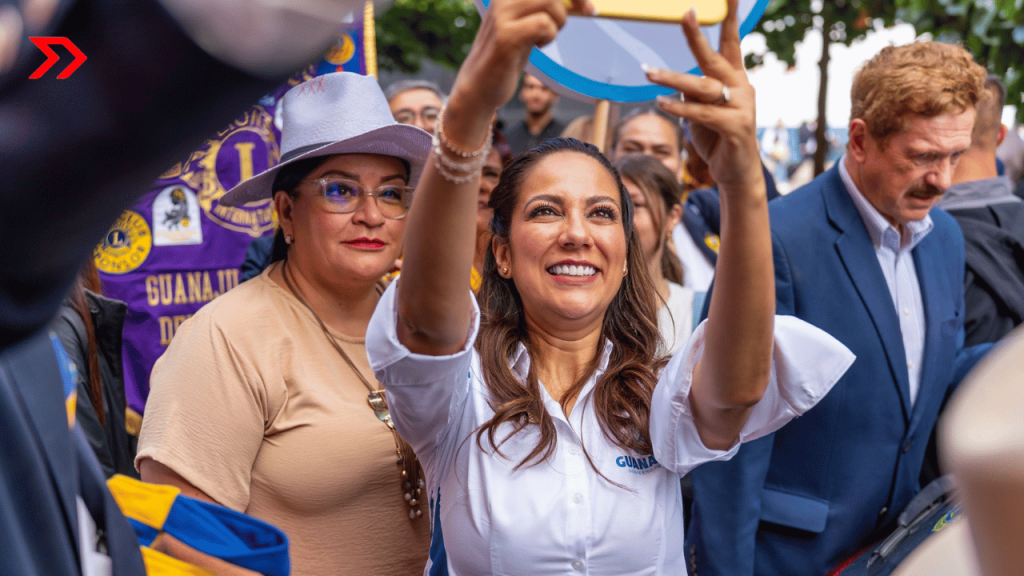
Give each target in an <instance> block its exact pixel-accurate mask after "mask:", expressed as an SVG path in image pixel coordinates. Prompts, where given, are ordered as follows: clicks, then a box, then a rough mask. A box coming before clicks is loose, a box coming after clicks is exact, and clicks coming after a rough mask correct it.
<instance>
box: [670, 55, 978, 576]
mask: <svg viewBox="0 0 1024 576" xmlns="http://www.w3.org/2000/svg"><path fill="white" fill-rule="evenodd" d="M984 83H985V70H984V69H983V68H982V67H981V66H979V65H978V64H976V63H975V62H974V61H973V59H972V58H971V56H970V54H968V53H967V52H966V51H964V50H963V49H962V48H961V47H959V46H951V45H945V44H940V43H937V42H919V43H915V44H911V45H908V46H901V47H888V48H885V49H884V50H882V52H880V53H879V54H878V55H877V56H875V57H874V58H873V59H872V60H871V61H870V62H868V63H867V64H866V65H865V66H864V68H862V69H861V70H860V71H859V72H858V73H857V75H856V77H855V79H854V84H853V89H852V98H851V99H852V113H851V115H850V117H851V118H852V120H851V122H850V140H849V143H848V146H847V153H846V156H845V157H844V158H843V159H841V160H840V161H839V162H838V163H837V165H836V166H835V167H834V168H833V169H832V170H831V171H829V172H827V173H825V174H823V175H822V176H820V177H818V178H817V179H815V180H814V181H813V182H811V183H810V184H808V185H807V186H805V187H803V188H802V189H800V190H797V191H795V192H793V193H792V194H790V195H788V196H785V197H783V198H781V199H779V200H777V201H775V202H773V203H772V204H771V205H770V214H771V227H772V243H773V244H772V248H773V257H774V262H775V275H776V306H777V313H778V314H789V315H794V316H797V317H799V318H801V319H803V320H806V321H807V322H810V323H811V324H814V325H815V326H818V327H820V328H822V329H823V330H825V331H827V332H828V333H829V334H831V335H832V336H834V337H836V338H837V339H838V340H840V341H841V342H842V343H843V344H845V345H846V346H847V347H849V348H850V350H852V351H853V352H854V353H855V354H856V355H857V360H856V361H855V362H854V364H853V366H852V367H851V368H850V369H849V371H847V372H846V374H845V375H844V376H843V378H842V379H841V380H840V381H839V383H838V384H836V386H835V388H834V389H833V390H832V391H831V392H830V393H829V394H828V395H827V396H826V397H825V398H824V399H823V400H822V401H821V402H820V403H819V404H818V405H817V406H816V407H815V408H813V409H811V410H810V411H809V412H807V414H805V415H804V416H802V417H801V418H797V419H796V420H794V421H793V422H792V423H790V424H789V425H787V426H786V427H784V428H783V429H781V430H779V431H778V432H776V433H775V434H772V435H770V436H767V437H765V438H762V439H760V440H757V441H754V442H750V443H748V444H745V445H744V446H743V447H742V448H741V449H740V451H739V454H738V455H737V456H736V457H735V458H733V459H732V460H731V461H729V462H720V463H718V462H716V463H710V464H706V465H704V466H702V467H700V468H698V469H697V470H695V471H694V472H693V473H692V476H693V483H694V496H695V502H694V510H693V520H692V523H691V525H690V527H689V535H688V543H687V547H688V553H689V554H691V560H692V562H691V572H693V573H695V574H700V575H705V574H707V575H715V576H732V575H750V574H757V575H780V576H781V575H785V576H800V575H807V576H821V575H822V574H825V573H827V572H828V571H829V570H830V569H832V568H833V567H835V566H836V565H837V564H838V563H840V562H841V561H842V560H843V559H845V558H847V557H849V556H851V555H853V554H855V553H857V552H858V551H860V550H862V549H863V548H865V547H866V546H868V545H870V544H871V543H872V542H873V541H874V540H875V539H877V538H878V537H879V536H881V535H883V534H885V532H886V531H887V530H889V529H890V528H891V525H892V524H893V522H894V521H895V519H896V517H897V516H898V515H899V513H900V511H901V510H902V509H903V507H904V506H905V505H906V504H907V503H908V502H909V501H910V500H911V498H913V497H914V495H915V494H916V493H917V492H918V491H919V490H920V483H919V477H920V473H921V467H922V462H923V461H924V459H925V451H926V447H927V444H928V439H929V436H930V434H931V432H932V428H933V427H934V425H935V421H936V419H937V417H938V414H939V410H940V408H941V407H942V405H943V403H944V401H945V400H946V398H947V396H948V394H949V392H950V390H951V387H952V386H953V383H954V382H955V381H956V374H958V373H959V374H962V372H963V371H964V370H965V368H966V367H967V366H969V365H971V364H972V362H973V361H974V360H976V352H975V351H971V350H968V351H967V352H964V351H962V350H961V346H962V345H961V342H962V331H963V314H964V302H963V294H964V292H963V290H964V289H963V278H964V245H963V238H962V236H961V234H960V230H959V228H958V227H957V225H956V223H955V222H954V220H953V219H952V218H951V217H950V216H949V215H948V214H946V213H945V212H942V211H941V210H939V209H935V208H934V206H935V204H936V203H937V202H938V200H939V198H940V197H941V196H942V192H943V190H944V189H945V188H946V187H947V186H949V185H950V178H951V175H952V169H953V166H955V164H956V161H957V159H958V158H959V156H960V154H961V153H962V152H963V151H964V150H966V149H967V148H968V147H969V146H970V144H971V128H972V126H973V124H974V118H975V105H976V104H977V102H978V100H979V99H980V98H983V97H984V96H983V94H984Z"/></svg>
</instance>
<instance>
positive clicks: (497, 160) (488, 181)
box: [476, 148, 501, 235]
mask: <svg viewBox="0 0 1024 576" xmlns="http://www.w3.org/2000/svg"><path fill="white" fill-rule="evenodd" d="M499 176H501V154H500V153H498V150H497V149H495V148H491V151H490V153H489V154H488V155H487V163H486V164H484V167H483V170H481V172H480V192H479V196H478V197H477V208H476V233H477V234H478V235H479V234H490V227H491V216H493V215H494V209H492V208H489V207H488V206H487V203H488V202H490V200H491V192H493V191H494V187H495V186H497V185H498V177H499Z"/></svg>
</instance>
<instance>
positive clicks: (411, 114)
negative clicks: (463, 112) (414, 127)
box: [394, 106, 441, 124]
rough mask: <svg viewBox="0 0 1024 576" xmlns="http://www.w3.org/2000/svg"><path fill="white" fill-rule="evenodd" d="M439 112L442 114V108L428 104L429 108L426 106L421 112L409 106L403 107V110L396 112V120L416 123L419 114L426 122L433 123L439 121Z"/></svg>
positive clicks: (403, 122) (400, 122)
mask: <svg viewBox="0 0 1024 576" xmlns="http://www.w3.org/2000/svg"><path fill="white" fill-rule="evenodd" d="M439 114H441V109H440V108H434V107H433V106H428V107H427V108H424V109H422V110H420V111H419V112H416V111H415V110H410V109H408V108H402V109H401V110H399V111H397V112H395V114H394V116H395V122H398V123H399V124H415V123H416V117H417V116H419V117H420V118H422V119H423V121H424V122H425V123H427V124H431V123H434V122H437V117H438V115H439Z"/></svg>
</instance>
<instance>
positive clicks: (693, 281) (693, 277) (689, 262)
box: [672, 222, 715, 292]
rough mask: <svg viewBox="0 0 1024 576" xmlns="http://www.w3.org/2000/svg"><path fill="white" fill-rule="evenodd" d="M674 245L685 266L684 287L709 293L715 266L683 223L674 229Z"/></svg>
mask: <svg viewBox="0 0 1024 576" xmlns="http://www.w3.org/2000/svg"><path fill="white" fill-rule="evenodd" d="M672 244H673V245H674V246H675V248H676V256H679V261H680V262H682V264H683V286H684V287H686V288H691V289H693V290H694V291H695V292H707V291H708V288H710V287H711V280H713V279H714V277H715V266H714V265H713V264H712V263H711V262H709V261H708V258H707V256H705V255H704V253H703V252H701V250H700V247H699V246H697V243H696V242H695V241H694V240H693V236H690V232H689V230H687V229H686V226H684V225H683V223H682V222H680V223H679V224H676V227H675V228H673V229H672Z"/></svg>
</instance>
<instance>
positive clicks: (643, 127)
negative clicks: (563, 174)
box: [609, 108, 779, 292]
mask: <svg viewBox="0 0 1024 576" xmlns="http://www.w3.org/2000/svg"><path fill="white" fill-rule="evenodd" d="M613 134H614V136H613V138H612V148H611V153H610V154H609V156H610V157H611V158H612V159H613V160H615V159H618V158H620V157H622V156H623V155H626V154H646V155H648V156H651V157H653V158H655V159H657V160H658V161H660V162H661V163H662V164H663V165H664V166H665V167H666V168H667V169H668V170H670V171H671V172H672V173H673V174H674V175H675V178H676V180H677V181H679V180H680V179H683V177H684V174H685V173H686V171H687V168H686V167H684V164H683V159H682V150H683V149H684V145H686V142H687V140H688V137H687V135H686V128H685V127H684V125H681V124H680V122H679V121H678V120H674V119H672V118H670V117H669V116H667V115H666V114H664V113H663V112H661V111H660V110H658V109H655V108H638V109H636V110H633V111H632V112H630V113H629V114H627V115H626V116H625V117H624V118H623V119H622V120H621V121H620V122H619V124H618V125H617V126H616V127H615V130H614V131H613ZM691 148H692V146H691ZM692 152H693V153H692V154H689V158H688V160H687V165H688V167H689V168H690V169H692V170H693V174H694V175H699V176H700V177H701V178H702V179H703V181H704V182H705V183H710V185H711V187H708V188H698V189H695V190H691V191H689V192H687V194H686V197H685V198H684V199H683V215H682V219H681V220H680V222H679V224H678V225H676V227H675V229H673V231H672V247H673V248H674V250H675V252H676V254H677V255H678V256H679V260H680V261H681V262H682V263H683V270H684V274H683V279H684V283H683V286H685V287H686V288H690V289H692V290H694V291H696V292H707V290H708V287H709V286H710V285H711V279H712V278H713V277H714V275H715V262H716V261H717V260H718V246H719V243H720V237H719V233H720V229H721V207H720V198H719V195H718V190H717V188H715V187H714V179H713V178H712V177H711V176H710V173H705V172H702V171H701V170H700V167H701V165H704V166H706V164H705V163H704V162H703V161H702V160H700V157H699V154H697V153H696V150H693V151H692ZM762 172H763V173H764V177H765V183H766V187H767V192H766V194H767V198H768V200H771V199H773V198H776V197H777V196H778V195H779V193H778V191H777V190H776V188H775V181H774V179H772V177H771V174H770V173H769V172H768V170H767V169H765V168H764V166H763V165H762Z"/></svg>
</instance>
